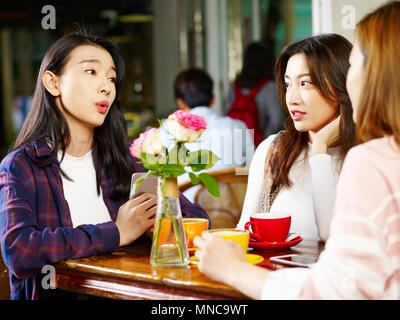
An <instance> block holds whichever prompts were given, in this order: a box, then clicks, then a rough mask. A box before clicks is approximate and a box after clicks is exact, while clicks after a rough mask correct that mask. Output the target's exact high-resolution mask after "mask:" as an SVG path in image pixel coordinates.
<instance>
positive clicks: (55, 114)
mask: <svg viewBox="0 0 400 320" xmlns="http://www.w3.org/2000/svg"><path fill="white" fill-rule="evenodd" d="M80 45H93V46H97V47H101V48H103V49H105V50H106V51H107V52H108V53H109V54H110V55H111V57H112V58H113V61H114V64H115V71H116V74H117V77H116V81H115V88H116V96H115V100H114V102H113V104H112V105H111V107H110V110H109V112H108V114H107V117H106V118H105V120H104V123H103V124H102V125H101V126H99V127H96V128H95V129H94V138H93V146H92V155H93V163H94V167H95V169H96V181H97V193H98V194H100V182H101V176H102V174H106V175H107V176H108V177H110V178H111V179H113V181H115V187H114V188H113V190H112V192H111V194H110V195H109V196H110V197H111V198H112V199H118V198H120V197H127V196H128V194H129V186H130V176H131V174H132V173H133V171H134V167H133V163H132V159H131V158H130V156H129V154H128V149H127V145H126V141H127V139H126V124H125V119H124V115H123V112H122V109H121V105H120V101H119V98H118V93H119V91H120V88H121V84H122V81H123V78H124V74H125V64H124V60H123V58H122V56H121V53H120V50H119V48H118V46H117V45H116V44H114V43H113V42H112V41H110V40H107V39H104V38H101V37H97V36H93V35H89V34H86V33H85V32H74V33H71V34H68V35H65V36H63V37H62V38H60V39H59V40H57V41H56V42H55V43H54V44H53V45H52V46H51V47H50V48H49V49H48V50H47V52H46V54H45V56H44V58H43V61H42V64H41V66H40V70H39V74H38V79H37V83H36V88H35V92H34V95H33V99H32V105H31V108H30V110H29V113H28V114H27V117H26V119H25V121H24V123H23V125H22V128H21V130H20V132H19V135H18V137H17V139H16V141H15V143H14V145H13V146H12V148H11V150H15V149H17V148H19V147H21V146H22V145H24V144H27V143H30V142H33V141H37V140H40V139H46V140H48V141H49V142H50V144H51V146H52V152H51V155H50V156H49V157H48V158H44V159H39V160H38V161H36V165H37V166H38V167H45V166H47V165H49V164H50V163H52V162H54V161H55V160H56V159H57V153H58V150H59V149H60V150H62V152H63V155H64V153H65V149H66V147H67V146H68V144H69V143H70V140H71V135H70V130H69V128H68V124H67V121H66V120H65V118H64V116H63V114H62V113H61V111H60V110H59V108H58V107H57V105H56V103H55V99H54V97H53V95H52V94H51V93H50V92H48V91H47V90H46V88H45V87H44V85H43V83H42V77H43V74H44V72H45V71H46V70H48V71H51V72H53V73H54V74H56V75H59V74H61V73H62V71H63V68H64V66H65V65H66V63H67V61H68V58H69V54H70V52H71V51H72V50H73V49H74V48H76V47H78V46H80ZM61 174H63V175H64V176H66V175H65V174H64V173H63V172H62V171H61Z"/></svg>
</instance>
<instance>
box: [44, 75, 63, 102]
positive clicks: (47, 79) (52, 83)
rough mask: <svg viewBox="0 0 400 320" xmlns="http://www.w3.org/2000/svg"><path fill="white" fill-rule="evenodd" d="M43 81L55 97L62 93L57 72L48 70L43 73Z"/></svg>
mask: <svg viewBox="0 0 400 320" xmlns="http://www.w3.org/2000/svg"><path fill="white" fill-rule="evenodd" d="M42 82H43V85H44V87H45V88H46V90H47V91H48V92H50V93H51V94H52V95H53V96H54V97H58V96H59V95H60V87H59V78H58V77H57V75H56V74H54V73H53V72H51V71H48V70H46V71H45V72H44V74H43V77H42Z"/></svg>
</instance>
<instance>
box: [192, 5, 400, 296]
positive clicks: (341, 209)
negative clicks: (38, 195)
mask: <svg viewBox="0 0 400 320" xmlns="http://www.w3.org/2000/svg"><path fill="white" fill-rule="evenodd" d="M399 29H400V2H399V1H390V2H388V3H387V4H385V5H383V6H382V7H380V8H378V9H377V10H375V11H374V12H372V13H370V14H368V15H367V16H366V17H364V18H363V19H362V20H361V21H360V22H359V23H358V25H357V28H356V41H355V44H354V48H353V50H352V53H351V56H350V64H351V67H350V68H349V71H348V75H347V88H348V91H349V95H350V98H351V102H352V106H353V110H354V114H353V118H354V120H355V122H356V124H357V138H358V142H361V143H362V144H360V145H358V146H357V147H354V148H352V149H351V150H350V151H349V153H348V155H347V156H346V159H345V161H344V164H343V170H342V171H341V174H340V179H339V182H338V191H337V199H336V202H335V213H334V216H333V220H332V226H331V230H330V233H331V234H330V237H329V239H328V241H327V243H326V246H325V250H324V252H322V253H321V255H320V257H319V260H318V262H317V263H316V264H315V265H314V266H313V267H312V268H310V269H309V268H285V269H281V270H278V271H274V272H271V271H269V270H268V269H265V268H260V267H257V266H254V265H251V264H249V263H247V262H246V257H245V255H244V253H243V249H242V248H241V247H240V246H239V245H237V244H236V243H235V242H233V243H230V242H228V241H224V240H222V239H221V238H220V237H217V236H212V235H210V236H209V237H207V235H206V236H205V237H203V238H200V237H197V238H195V240H194V243H195V245H196V246H197V247H199V248H200V250H198V251H196V256H197V257H198V258H199V260H200V262H199V264H198V267H199V269H200V271H202V272H204V273H206V274H207V275H208V276H210V277H212V278H213V279H216V280H219V281H223V282H225V283H228V284H229V285H231V286H233V287H235V288H237V289H238V290H240V291H242V292H243V293H245V294H246V295H248V296H250V297H252V298H263V299H267V298H274V299H400V165H399V164H400V108H399V106H400V90H399V88H400V74H399V72H398V70H399V69H400V42H399V36H398V30H399ZM383 35H384V38H383ZM382 39H384V41H382Z"/></svg>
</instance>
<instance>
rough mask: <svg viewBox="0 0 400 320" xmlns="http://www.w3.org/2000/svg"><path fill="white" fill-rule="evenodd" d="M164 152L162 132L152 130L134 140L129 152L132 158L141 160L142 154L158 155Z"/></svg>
mask: <svg viewBox="0 0 400 320" xmlns="http://www.w3.org/2000/svg"><path fill="white" fill-rule="evenodd" d="M161 150H162V141H161V139H160V130H159V129H157V128H151V129H149V130H147V131H145V132H143V133H141V134H140V135H139V137H138V138H137V139H135V140H133V142H132V144H131V146H130V148H129V151H130V153H131V155H132V156H134V157H136V158H139V159H140V155H141V153H142V152H144V153H149V154H153V155H158V154H159V153H160V152H161Z"/></svg>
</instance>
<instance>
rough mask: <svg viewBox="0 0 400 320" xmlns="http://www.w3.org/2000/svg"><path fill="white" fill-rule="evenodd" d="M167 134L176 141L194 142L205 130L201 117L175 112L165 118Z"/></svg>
mask: <svg viewBox="0 0 400 320" xmlns="http://www.w3.org/2000/svg"><path fill="white" fill-rule="evenodd" d="M167 124H168V132H169V134H170V135H172V136H173V137H174V138H175V139H176V141H180V142H196V141H197V139H198V138H199V137H200V136H201V134H202V133H203V131H204V129H205V128H206V125H207V124H206V121H205V120H204V118H203V117H201V116H198V115H195V114H191V113H189V112H186V111H183V110H177V111H175V112H174V113H173V114H171V115H170V116H169V117H168V118H167Z"/></svg>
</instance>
